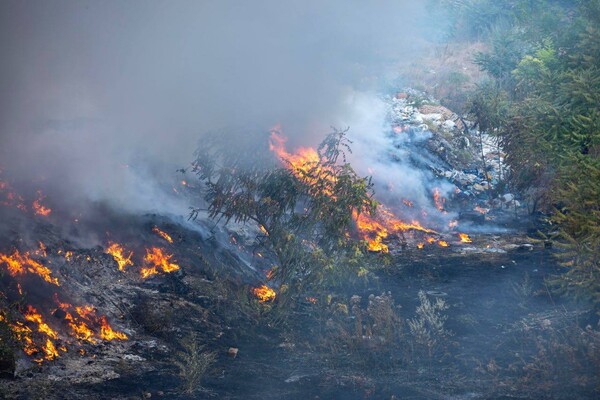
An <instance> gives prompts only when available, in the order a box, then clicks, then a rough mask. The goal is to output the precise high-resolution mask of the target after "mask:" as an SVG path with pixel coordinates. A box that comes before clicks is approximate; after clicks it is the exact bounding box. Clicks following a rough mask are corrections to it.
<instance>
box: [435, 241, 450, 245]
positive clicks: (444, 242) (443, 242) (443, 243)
mask: <svg viewBox="0 0 600 400" xmlns="http://www.w3.org/2000/svg"><path fill="white" fill-rule="evenodd" d="M437 243H438V245H440V247H448V246H449V245H448V242H446V241H445V240H438V242H437Z"/></svg>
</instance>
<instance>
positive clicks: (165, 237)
mask: <svg viewBox="0 0 600 400" xmlns="http://www.w3.org/2000/svg"><path fill="white" fill-rule="evenodd" d="M152 232H154V233H156V234H157V235H158V236H160V237H162V238H163V239H165V240H166V241H167V242H169V243H173V239H172V238H171V236H170V235H169V234H168V233H167V232H164V231H161V230H160V229H158V226H155V227H154V228H152Z"/></svg>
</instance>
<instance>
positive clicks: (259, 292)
mask: <svg viewBox="0 0 600 400" xmlns="http://www.w3.org/2000/svg"><path fill="white" fill-rule="evenodd" d="M252 294H253V295H254V296H255V297H256V298H257V299H258V301H259V302H261V303H267V302H272V301H274V300H275V297H277V293H276V292H275V290H273V289H271V288H270V287H268V286H267V285H262V286H260V287H257V288H252Z"/></svg>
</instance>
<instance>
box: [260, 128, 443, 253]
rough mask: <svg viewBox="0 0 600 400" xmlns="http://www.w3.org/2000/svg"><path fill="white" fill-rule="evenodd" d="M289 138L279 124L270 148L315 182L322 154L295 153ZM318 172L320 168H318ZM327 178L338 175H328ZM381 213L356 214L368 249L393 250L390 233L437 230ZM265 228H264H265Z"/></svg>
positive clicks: (297, 172)
mask: <svg viewBox="0 0 600 400" xmlns="http://www.w3.org/2000/svg"><path fill="white" fill-rule="evenodd" d="M285 142H286V139H285V137H284V136H283V135H282V134H281V133H280V128H279V127H275V128H273V129H272V130H271V137H270V139H269V149H270V150H271V151H273V152H275V153H276V154H277V155H278V156H279V158H281V159H282V160H284V161H285V162H287V164H288V169H289V170H290V171H292V173H293V174H294V175H295V176H296V177H297V178H298V179H299V180H301V181H302V182H304V183H307V184H309V185H312V184H314V183H317V178H316V177H315V176H314V175H315V171H314V168H315V167H316V165H317V164H318V163H319V154H318V152H317V151H316V150H315V149H313V148H306V147H301V148H299V149H298V151H297V152H296V153H294V154H292V153H289V152H288V151H287V150H286V149H285ZM316 172H317V174H318V172H319V171H316ZM326 179H327V180H330V181H332V180H333V179H334V178H333V177H332V176H329V175H328V178H326ZM322 193H324V194H326V195H328V196H334V194H333V192H332V190H331V188H328V187H326V188H325V189H323V190H322ZM404 204H406V205H407V206H411V207H412V202H410V201H408V200H406V201H404ZM377 211H378V212H377V215H376V216H374V217H371V216H370V215H366V214H365V213H362V214H358V213H354V215H353V217H354V220H355V222H356V227H357V229H358V231H359V234H360V235H361V237H362V238H363V240H365V241H366V242H367V248H368V250H370V251H374V252H383V253H387V252H389V247H388V246H387V245H386V244H384V243H383V240H384V239H386V238H387V237H388V236H389V235H390V234H395V233H399V232H405V231H408V230H417V231H421V232H425V233H436V232H435V231H433V230H431V229H427V228H424V227H423V226H422V225H421V224H420V223H419V222H418V221H412V222H411V223H406V222H404V221H402V220H400V219H399V218H397V217H396V216H395V215H394V214H393V213H392V212H391V211H390V210H388V209H387V208H385V207H384V206H379V207H378V208H377ZM261 230H262V227H261Z"/></svg>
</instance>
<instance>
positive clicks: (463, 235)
mask: <svg viewBox="0 0 600 400" xmlns="http://www.w3.org/2000/svg"><path fill="white" fill-rule="evenodd" d="M458 236H460V241H461V242H463V243H471V242H473V241H472V240H471V238H470V237H469V235H467V234H466V233H459V234H458Z"/></svg>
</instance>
